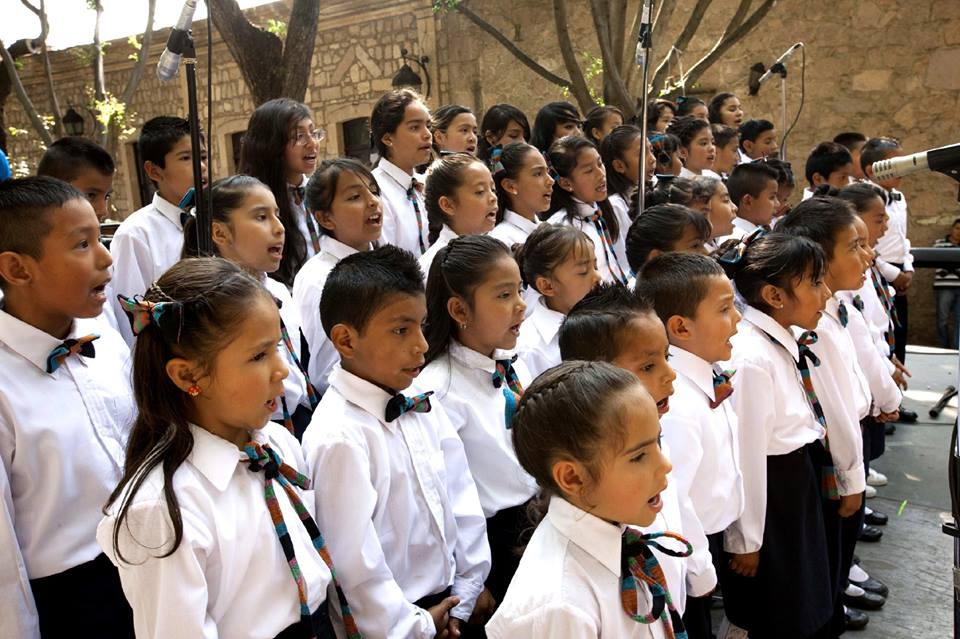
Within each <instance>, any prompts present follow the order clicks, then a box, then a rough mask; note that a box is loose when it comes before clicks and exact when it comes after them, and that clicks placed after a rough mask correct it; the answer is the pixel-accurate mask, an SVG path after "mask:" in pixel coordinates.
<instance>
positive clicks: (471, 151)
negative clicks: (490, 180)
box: [467, 146, 477, 155]
mask: <svg viewBox="0 0 960 639" xmlns="http://www.w3.org/2000/svg"><path fill="white" fill-rule="evenodd" d="M476 152H477V147H476V146H468V147H467V153H469V154H471V155H473V154H474V153H476Z"/></svg>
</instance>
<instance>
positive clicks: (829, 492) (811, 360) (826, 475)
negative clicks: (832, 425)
mask: <svg viewBox="0 0 960 639" xmlns="http://www.w3.org/2000/svg"><path fill="white" fill-rule="evenodd" d="M817 339H818V337H817V334H816V333H815V332H814V331H806V332H805V333H803V334H802V335H800V339H798V340H797V347H798V349H799V354H800V361H798V362H797V368H798V369H799V370H800V379H801V380H802V382H803V390H804V391H805V392H806V394H807V400H808V401H809V402H810V407H811V408H812V409H813V414H814V416H815V417H816V418H817V422H818V423H819V424H820V425H821V426H823V430H824V433H825V434H824V437H823V447H824V449H826V451H827V452H828V453H829V452H830V437H829V434H828V433H827V432H826V431H827V418H826V416H824V414H823V406H821V405H820V400H819V399H818V398H817V391H816V390H815V389H814V387H813V378H812V376H811V374H810V364H813V366H814V367H817V366H820V359H819V358H818V357H817V356H816V355H815V354H814V352H813V350H811V349H810V347H811V346H813V345H814V344H816V343H817ZM820 492H821V493H822V494H823V496H824V497H826V498H827V499H840V489H839V487H838V486H837V469H836V467H834V466H832V465H827V466H824V467H823V472H822V473H821V477H820Z"/></svg>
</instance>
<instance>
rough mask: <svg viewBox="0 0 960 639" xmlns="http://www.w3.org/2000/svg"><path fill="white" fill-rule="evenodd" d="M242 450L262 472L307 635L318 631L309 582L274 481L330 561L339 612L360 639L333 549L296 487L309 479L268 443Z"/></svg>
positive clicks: (349, 634)
mask: <svg viewBox="0 0 960 639" xmlns="http://www.w3.org/2000/svg"><path fill="white" fill-rule="evenodd" d="M243 452H244V453H246V455H247V459H246V460H244V461H247V462H249V464H250V465H249V466H248V469H249V470H250V471H251V472H255V473H256V472H260V471H263V474H264V482H263V496H264V499H265V500H266V502H267V510H268V511H269V513H270V519H271V521H272V522H273V527H274V530H276V533H277V539H279V541H280V547H281V548H282V549H283V555H284V557H286V559H287V564H288V565H289V566H290V574H291V575H293V580H294V582H295V583H296V584H297V595H298V597H299V598H300V625H301V627H302V628H303V629H304V631H306V635H307V636H309V637H310V638H311V639H315V638H316V636H317V633H316V631H315V629H314V628H313V624H312V622H311V619H310V617H311V610H310V606H309V604H308V603H307V585H306V582H305V581H304V579H303V573H302V572H301V571H300V564H299V563H297V556H296V554H295V553H294V550H293V542H292V541H291V539H290V530H289V528H288V527H287V525H286V523H285V522H284V521H283V511H281V510H280V502H279V500H278V499H277V493H276V491H275V490H274V486H273V482H274V481H276V482H278V483H279V484H280V487H281V488H283V491H284V492H285V493H286V494H287V499H289V500H290V504H291V505H292V506H293V509H294V510H295V511H296V513H297V515H298V516H299V517H300V523H301V524H303V527H304V529H305V530H306V531H307V533H308V534H309V535H310V538H311V540H312V541H313V547H314V548H316V550H317V553H318V554H319V555H320V558H321V559H323V562H324V563H325V564H327V568H329V569H330V575H331V576H332V577H333V585H334V587H335V588H336V592H337V599H338V600H339V602H340V614H341V616H342V618H343V624H344V627H345V628H346V631H347V637H348V639H360V638H361V635H360V630H359V628H358V627H357V622H356V620H354V618H353V613H351V612H350V605H349V604H348V603H347V598H346V596H345V595H344V594H343V590H342V589H341V588H340V582H339V581H337V571H336V570H335V569H334V567H333V560H332V559H331V558H330V552H329V551H328V550H327V548H326V544H325V543H324V541H323V535H322V534H321V533H320V529H319V528H318V527H317V522H315V521H314V520H313V517H311V516H310V513H309V512H308V511H307V509H306V507H305V506H304V505H303V502H302V501H300V496H299V495H298V494H297V491H296V490H295V489H294V486H296V487H298V488H300V489H302V490H309V488H310V480H309V479H307V478H306V476H304V475H303V474H301V473H298V472H297V471H296V469H294V468H292V467H291V466H288V465H287V464H284V463H283V460H282V459H281V458H280V455H278V454H277V453H276V452H274V450H273V449H272V448H270V446H269V444H263V445H260V444H258V443H257V442H249V443H247V444H246V445H244V447H243Z"/></svg>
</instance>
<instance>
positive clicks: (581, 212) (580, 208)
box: [573, 198, 597, 218]
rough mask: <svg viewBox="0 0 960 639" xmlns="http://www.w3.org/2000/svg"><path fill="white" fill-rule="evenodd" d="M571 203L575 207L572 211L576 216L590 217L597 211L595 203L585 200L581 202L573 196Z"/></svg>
mask: <svg viewBox="0 0 960 639" xmlns="http://www.w3.org/2000/svg"><path fill="white" fill-rule="evenodd" d="M573 204H574V206H575V207H576V210H575V211H574V212H573V213H574V214H575V215H576V216H577V217H583V218H586V217H590V216H591V215H593V214H594V213H596V212H597V205H596V203H593V204H587V203H586V202H581V201H580V200H578V199H577V198H573Z"/></svg>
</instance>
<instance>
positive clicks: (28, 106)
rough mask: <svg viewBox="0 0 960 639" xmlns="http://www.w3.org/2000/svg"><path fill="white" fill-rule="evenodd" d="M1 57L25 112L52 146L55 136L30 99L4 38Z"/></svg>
mask: <svg viewBox="0 0 960 639" xmlns="http://www.w3.org/2000/svg"><path fill="white" fill-rule="evenodd" d="M0 57H2V58H3V66H4V68H5V69H6V70H7V74H8V75H9V76H10V84H11V86H12V87H13V91H14V92H15V93H16V94H17V98H18V99H19V100H20V105H21V106H22V107H23V111H24V113H26V114H27V117H28V118H30V123H31V124H32V125H33V128H34V129H35V130H36V132H37V134H38V135H39V136H40V139H41V140H43V143H44V144H46V145H47V146H50V145H51V144H53V138H52V137H51V136H50V132H49V131H47V127H45V126H44V125H43V120H42V119H40V114H39V113H37V109H36V108H35V107H34V106H33V102H31V101H30V96H28V95H27V91H26V90H25V89H24V88H23V82H21V81H20V75H19V74H18V73H17V65H16V64H14V62H13V56H11V55H10V52H9V51H7V48H6V46H4V44H3V40H0Z"/></svg>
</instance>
